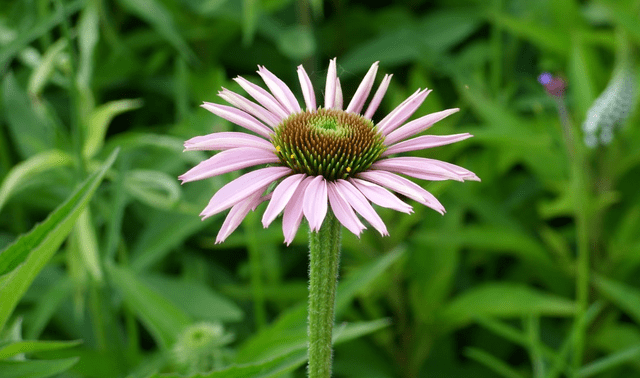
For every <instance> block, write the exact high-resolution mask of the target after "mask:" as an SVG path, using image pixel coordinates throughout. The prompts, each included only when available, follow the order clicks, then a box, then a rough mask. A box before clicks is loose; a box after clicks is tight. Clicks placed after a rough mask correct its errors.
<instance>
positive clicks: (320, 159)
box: [180, 59, 480, 244]
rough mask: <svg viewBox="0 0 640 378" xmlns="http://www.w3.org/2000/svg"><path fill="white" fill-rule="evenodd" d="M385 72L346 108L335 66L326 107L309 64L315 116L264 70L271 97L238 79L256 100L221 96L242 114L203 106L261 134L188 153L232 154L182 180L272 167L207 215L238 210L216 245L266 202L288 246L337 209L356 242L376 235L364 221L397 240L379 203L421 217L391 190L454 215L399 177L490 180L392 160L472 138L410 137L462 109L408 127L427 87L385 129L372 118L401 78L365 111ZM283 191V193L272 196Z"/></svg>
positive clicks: (196, 146)
mask: <svg viewBox="0 0 640 378" xmlns="http://www.w3.org/2000/svg"><path fill="white" fill-rule="evenodd" d="M377 71H378V63H377V62H376V63H374V64H373V65H372V66H371V68H370V69H369V71H368V72H367V74H366V75H365V77H364V79H363V80H362V82H361V83H360V85H359V87H358V89H357V90H356V93H355V94H354V96H353V98H352V99H351V101H350V102H349V104H348V105H347V106H346V108H345V107H343V97H342V89H341V88H340V80H339V79H338V77H337V74H336V60H335V59H333V60H331V62H330V64H329V70H328V74H327V81H326V87H325V98H324V106H323V107H321V106H318V105H317V104H316V97H315V93H314V90H313V86H312V84H311V80H310V79H309V76H308V75H307V73H306V72H305V70H304V68H303V67H302V66H298V77H299V79H300V86H301V88H302V96H303V97H304V103H305V107H306V109H305V110H303V109H302V108H301V106H300V104H299V103H298V100H297V99H296V97H295V95H294V94H293V92H292V91H291V89H290V88H289V87H288V86H287V85H286V84H285V83H284V82H282V80H280V79H278V78H277V77H276V76H275V75H273V74H272V73H271V72H269V71H268V70H267V69H266V68H264V67H260V66H259V69H258V74H259V75H260V76H261V77H262V79H263V80H264V82H265V84H266V85H267V87H268V88H269V91H267V90H265V89H263V88H261V87H259V86H257V85H255V84H253V83H251V82H249V81H247V80H245V79H243V78H242V77H238V78H236V79H235V81H236V82H237V83H238V84H240V86H241V87H242V88H243V89H244V90H245V91H246V92H247V93H248V94H249V95H250V96H251V97H253V99H254V100H255V102H254V101H251V100H249V99H247V98H245V97H243V96H241V95H239V94H237V93H234V92H232V91H230V90H227V89H224V88H223V89H222V91H221V92H219V95H220V97H222V98H223V99H224V100H226V101H227V102H228V103H230V104H231V105H232V106H226V105H219V104H213V103H207V102H205V103H204V104H203V105H202V107H204V108H205V109H207V110H209V111H210V112H212V113H214V114H216V115H218V116H220V117H222V118H224V119H226V120H228V121H230V122H232V123H235V124H236V125H239V126H242V127H244V128H245V129H247V130H249V131H251V132H253V133H254V134H257V135H253V134H248V133H240V132H219V133H213V134H209V135H205V136H199V137H195V138H193V139H190V140H188V141H186V142H185V150H220V151H222V152H219V153H218V154H216V155H214V156H213V157H211V158H210V159H208V160H206V161H204V162H202V163H200V164H198V165H197V166H195V167H194V168H192V169H191V170H189V171H188V172H186V173H185V174H183V175H182V176H180V179H181V180H182V182H183V183H184V182H189V181H195V180H201V179H204V178H209V177H213V176H216V175H220V174H223V173H227V172H231V171H236V170H239V169H242V168H248V167H252V166H256V165H261V164H268V166H267V167H265V168H260V169H257V170H254V171H252V172H249V173H246V174H244V175H242V176H240V177H238V178H237V179H235V180H233V181H231V182H230V183H228V184H226V185H225V186H223V187H222V188H221V189H220V190H218V192H216V193H215V194H214V196H213V198H211V201H210V202H209V205H207V207H206V208H205V209H204V210H203V211H202V213H201V214H200V215H201V216H202V217H203V219H204V218H207V217H210V216H212V215H214V214H217V213H219V212H221V211H224V210H226V209H228V208H231V210H230V212H229V214H228V215H227V218H226V219H225V221H224V223H223V225H222V228H221V229H220V232H219V233H218V237H217V239H216V242H218V243H221V242H223V241H224V240H225V239H226V238H227V236H229V235H230V234H231V233H232V232H233V231H234V230H235V229H236V228H237V227H238V226H239V225H240V223H241V222H242V220H243V219H244V217H245V216H246V215H247V213H248V212H249V211H250V210H254V209H255V208H256V207H257V206H258V205H259V204H260V203H261V202H263V201H266V200H269V204H268V205H267V208H266V210H265V212H264V215H263V217H262V224H263V225H264V227H268V226H269V224H270V223H271V222H272V221H273V220H274V219H275V218H276V217H277V216H278V215H279V214H280V213H283V218H282V229H283V232H284V237H285V242H286V243H287V244H290V243H291V241H292V240H293V238H294V236H295V234H296V232H297V230H298V227H299V226H300V222H301V221H302V218H303V217H304V218H306V219H307V221H308V222H309V226H310V228H311V229H312V230H314V231H317V230H319V229H320V226H321V225H322V222H323V220H324V218H325V215H326V214H327V210H328V208H329V207H330V208H331V211H333V213H334V214H335V216H336V218H337V219H338V220H339V221H340V223H342V225H344V226H345V227H346V228H347V229H348V230H349V231H351V232H353V233H354V234H356V235H359V234H360V233H361V232H362V230H364V229H365V228H366V227H365V226H364V224H363V223H362V222H361V221H360V219H359V218H358V216H357V215H356V213H357V214H359V215H360V216H362V217H363V218H364V219H365V220H367V221H368V222H369V223H370V224H371V225H372V226H373V227H374V228H375V229H376V230H378V232H380V234H382V235H388V232H387V229H386V226H385V225H384V222H383V221H382V219H380V217H379V216H378V214H377V213H376V211H375V210H374V208H373V207H372V206H371V203H375V204H376V205H378V206H382V207H386V208H391V209H394V210H397V211H401V212H404V213H411V212H412V211H413V210H412V207H411V206H410V205H408V204H406V203H405V202H403V201H401V200H400V199H399V198H398V197H396V196H395V195H394V194H393V193H391V192H390V191H389V190H391V191H394V192H396V193H400V194H402V195H404V196H406V197H408V198H411V199H413V200H415V201H417V202H419V203H421V204H423V205H425V206H428V207H430V208H432V209H434V210H436V211H438V212H440V213H442V214H444V207H443V206H442V205H441V204H440V202H438V200H437V199H436V198H435V197H434V196H433V195H432V194H431V193H429V192H428V191H426V190H425V189H423V188H422V187H420V186H419V185H417V184H415V183H413V182H412V181H410V180H408V179H407V178H405V177H403V176H400V175H398V174H402V175H407V176H411V177H415V178H418V179H423V180H431V181H440V180H458V181H464V180H476V181H479V180H480V179H479V178H478V177H477V176H476V175H475V174H474V173H472V172H470V171H468V170H466V169H464V168H462V167H459V166H456V165H453V164H449V163H445V162H442V161H439V160H433V159H427V158H419V157H389V156H390V155H394V154H398V153H401V152H408V151H415V150H421V149H426V148H431V147H436V146H442V145H446V144H450V143H454V142H458V141H461V140H464V139H467V138H469V137H471V135H470V134H468V133H464V134H455V135H423V136H419V137H415V138H412V139H407V138H409V137H412V136H414V135H416V134H418V133H420V132H422V131H424V130H426V129H428V128H429V127H431V126H432V125H433V124H434V123H435V122H438V121H440V120H441V119H443V118H445V117H447V116H449V115H451V114H453V113H455V112H457V111H458V110H459V109H448V110H443V111H440V112H437V113H432V114H428V115H426V116H423V117H421V118H418V119H415V120H413V121H410V122H407V123H405V121H407V119H409V117H411V115H412V114H413V113H414V112H415V111H416V110H417V109H418V107H419V106H420V105H421V104H422V102H423V101H424V100H425V99H426V97H427V95H428V94H429V92H430V91H429V90H426V89H425V90H417V91H416V92H415V93H414V94H412V95H411V96H409V98H407V99H406V100H405V101H404V102H403V103H401V104H400V105H398V106H397V107H396V108H395V109H394V110H393V111H392V112H391V113H389V114H388V115H387V116H386V117H384V118H383V119H382V120H381V121H380V122H378V123H375V122H374V121H373V120H372V116H373V114H374V113H375V112H376V110H377V108H378V106H379V105H380V102H381V101H382V98H383V97H384V94H385V92H386V90H387V88H388V86H389V82H390V80H391V75H385V76H384V78H383V79H382V82H381V83H380V85H379V87H378V89H377V90H376V92H375V94H374V95H373V98H372V99H371V101H370V102H369V105H368V106H367V108H366V110H365V111H364V112H363V109H364V105H365V102H366V100H367V98H368V97H369V94H370V93H371V90H372V88H373V84H374V80H375V76H376V73H377ZM273 183H277V185H275V189H274V190H273V191H272V192H270V193H266V194H265V191H267V188H268V187H270V186H271V185H272V184H273Z"/></svg>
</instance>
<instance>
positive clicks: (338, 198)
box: [327, 182, 366, 237]
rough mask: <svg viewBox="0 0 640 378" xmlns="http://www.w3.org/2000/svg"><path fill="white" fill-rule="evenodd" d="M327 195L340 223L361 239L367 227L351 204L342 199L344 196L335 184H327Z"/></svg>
mask: <svg viewBox="0 0 640 378" xmlns="http://www.w3.org/2000/svg"><path fill="white" fill-rule="evenodd" d="M327 194H328V196H329V204H330V205H331V210H332V211H333V214H334V215H335V216H336V218H337V219H338V221H340V223H342V225H343V226H345V227H346V228H347V230H349V231H351V232H352V233H353V234H354V235H356V236H357V237H360V233H361V232H362V230H364V229H366V227H365V226H364V224H362V222H360V219H358V216H357V215H356V213H355V212H354V211H353V209H352V208H351V206H350V205H349V203H347V201H346V200H345V199H344V198H342V195H341V194H340V193H339V192H338V190H337V188H336V184H335V182H328V183H327Z"/></svg>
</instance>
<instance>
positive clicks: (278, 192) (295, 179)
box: [262, 173, 306, 228]
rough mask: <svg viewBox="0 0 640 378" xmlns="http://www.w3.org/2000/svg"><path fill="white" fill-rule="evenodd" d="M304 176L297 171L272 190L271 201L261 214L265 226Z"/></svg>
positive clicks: (267, 225) (280, 209)
mask: <svg viewBox="0 0 640 378" xmlns="http://www.w3.org/2000/svg"><path fill="white" fill-rule="evenodd" d="M305 177H306V175H305V174H303V173H298V174H295V175H292V176H289V177H287V178H286V179H284V180H282V182H281V183H280V184H278V186H277V187H276V189H275V190H274V191H273V195H272V197H271V201H269V205H267V209H266V210H265V211H264V214H263V215H262V225H263V226H264V227H265V228H267V227H269V225H270V224H271V222H273V220H274V219H276V217H277V216H278V214H280V212H281V211H282V210H284V207H285V206H286V205H287V203H289V200H290V199H291V196H293V193H295V191H296V189H297V188H298V185H300V182H302V180H303V179H304V178H305Z"/></svg>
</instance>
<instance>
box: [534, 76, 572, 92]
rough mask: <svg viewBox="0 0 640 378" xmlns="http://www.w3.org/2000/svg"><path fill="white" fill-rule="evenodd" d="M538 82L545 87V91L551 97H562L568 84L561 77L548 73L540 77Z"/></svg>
mask: <svg viewBox="0 0 640 378" xmlns="http://www.w3.org/2000/svg"><path fill="white" fill-rule="evenodd" d="M538 82H539V83H540V84H542V85H544V89H546V90H547V93H548V94H550V95H551V96H556V97H562V96H564V90H565V88H566V87H567V83H566V82H565V81H564V80H562V79H561V78H559V77H554V76H553V75H551V74H550V73H548V72H544V73H542V74H540V76H538Z"/></svg>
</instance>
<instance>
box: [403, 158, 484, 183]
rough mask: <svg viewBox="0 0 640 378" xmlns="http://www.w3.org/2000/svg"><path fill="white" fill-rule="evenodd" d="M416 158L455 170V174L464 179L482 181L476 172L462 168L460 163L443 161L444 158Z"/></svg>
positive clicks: (451, 170)
mask: <svg viewBox="0 0 640 378" xmlns="http://www.w3.org/2000/svg"><path fill="white" fill-rule="evenodd" d="M415 159H423V161H424V162H426V163H427V164H431V165H433V166H438V167H440V168H442V169H447V170H449V171H450V172H453V173H454V174H456V175H458V176H459V177H460V178H462V179H463V180H471V181H480V178H479V177H478V176H476V174H475V173H473V172H471V171H470V170H468V169H466V168H462V167H461V166H459V165H455V164H451V163H447V162H446V161H442V160H436V159H429V158H415Z"/></svg>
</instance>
